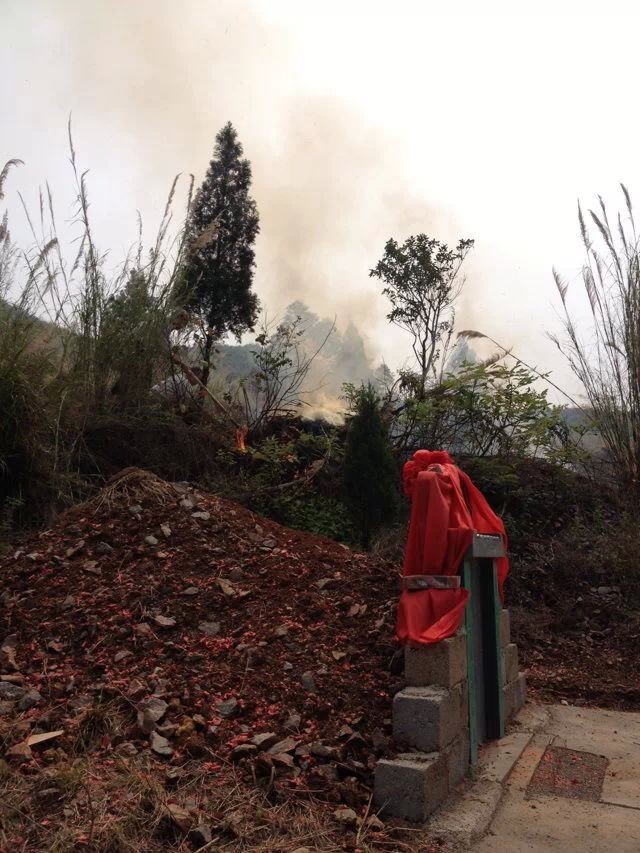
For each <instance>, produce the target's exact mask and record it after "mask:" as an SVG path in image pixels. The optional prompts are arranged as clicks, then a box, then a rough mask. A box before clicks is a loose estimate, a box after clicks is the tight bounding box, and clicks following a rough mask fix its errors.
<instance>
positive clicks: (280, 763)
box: [271, 752, 296, 769]
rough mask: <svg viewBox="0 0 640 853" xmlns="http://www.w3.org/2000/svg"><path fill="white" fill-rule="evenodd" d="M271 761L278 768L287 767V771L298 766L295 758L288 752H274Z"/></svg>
mask: <svg viewBox="0 0 640 853" xmlns="http://www.w3.org/2000/svg"><path fill="white" fill-rule="evenodd" d="M271 760H272V761H273V763H274V764H275V765H276V766H277V767H286V768H287V769H291V768H292V767H295V766H296V765H295V762H294V760H293V756H292V755H289V754H288V753H286V752H274V753H273V755H272V756H271Z"/></svg>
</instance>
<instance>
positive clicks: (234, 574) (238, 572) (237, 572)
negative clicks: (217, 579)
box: [229, 566, 244, 581]
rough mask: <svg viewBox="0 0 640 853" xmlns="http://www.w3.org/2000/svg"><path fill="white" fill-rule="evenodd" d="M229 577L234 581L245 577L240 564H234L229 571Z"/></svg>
mask: <svg viewBox="0 0 640 853" xmlns="http://www.w3.org/2000/svg"><path fill="white" fill-rule="evenodd" d="M229 577H230V578H231V580H232V581H241V580H242V578H243V577H244V572H243V571H242V569H241V568H240V566H234V567H233V568H232V569H231V571H230V572H229Z"/></svg>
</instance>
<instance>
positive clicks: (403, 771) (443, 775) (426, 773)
mask: <svg viewBox="0 0 640 853" xmlns="http://www.w3.org/2000/svg"><path fill="white" fill-rule="evenodd" d="M447 793H448V780H447V765H446V760H445V758H444V756H443V755H441V754H440V753H432V754H431V755H425V754H422V753H408V754H403V755H400V756H399V757H398V758H396V759H393V760H388V759H381V760H380V761H378V763H377V764H376V769H375V784H374V793H373V800H374V803H375V806H376V809H379V810H380V811H381V812H382V813H383V814H385V815H389V816H391V817H399V818H403V819H404V820H411V821H413V822H415V823H421V822H423V821H425V820H426V819H427V818H428V817H429V815H430V814H431V813H432V812H433V811H435V809H437V808H438V806H439V805H440V803H441V802H442V801H443V800H444V799H445V797H446V796H447Z"/></svg>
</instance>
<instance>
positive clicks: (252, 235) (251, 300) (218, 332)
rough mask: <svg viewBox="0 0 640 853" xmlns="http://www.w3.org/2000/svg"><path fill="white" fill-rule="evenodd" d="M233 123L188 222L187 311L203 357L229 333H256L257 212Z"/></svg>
mask: <svg viewBox="0 0 640 853" xmlns="http://www.w3.org/2000/svg"><path fill="white" fill-rule="evenodd" d="M242 153H243V149H242V144H241V143H240V140H239V139H238V134H237V132H236V130H235V129H234V127H233V125H232V124H231V123H230V122H229V123H228V124H226V125H225V126H224V127H223V128H222V130H221V131H220V132H219V133H218V135H217V136H216V144H215V149H214V154H213V159H212V160H211V163H210V164H209V168H208V170H207V174H206V176H205V179H204V181H203V182H202V186H201V187H200V189H199V190H198V192H197V193H196V197H195V199H194V202H193V207H192V211H191V215H190V219H189V254H188V257H187V259H186V263H185V265H184V268H183V271H182V281H181V286H182V287H183V288H184V292H185V296H186V298H187V300H188V305H189V307H190V308H191V309H192V310H193V311H194V312H195V313H196V314H197V315H198V316H199V317H200V319H201V321H202V323H203V326H204V331H203V336H202V340H201V345H202V350H203V357H204V360H205V363H206V365H207V368H206V370H207V376H208V365H209V361H210V357H211V351H212V348H213V343H214V341H216V340H220V339H221V338H223V337H224V336H225V335H226V334H228V333H229V332H231V333H232V334H234V335H236V336H237V337H238V338H239V337H240V335H241V334H242V332H244V331H245V330H247V329H252V328H253V326H254V323H255V321H256V315H257V311H258V298H257V296H256V295H255V293H253V292H252V290H251V287H252V284H253V268H254V265H255V262H254V254H255V253H254V250H253V244H254V242H255V239H256V237H257V235H258V231H259V224H258V223H259V219H258V211H257V208H256V204H255V201H254V200H253V199H252V198H251V196H250V195H249V190H250V187H251V164H250V163H249V161H248V160H246V159H243V158H242Z"/></svg>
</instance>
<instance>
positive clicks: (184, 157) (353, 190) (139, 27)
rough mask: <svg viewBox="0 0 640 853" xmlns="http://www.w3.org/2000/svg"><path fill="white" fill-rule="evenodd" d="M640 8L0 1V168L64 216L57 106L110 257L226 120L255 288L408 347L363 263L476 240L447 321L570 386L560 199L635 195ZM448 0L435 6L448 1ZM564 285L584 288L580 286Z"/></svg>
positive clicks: (565, 217)
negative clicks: (427, 241)
mask: <svg viewBox="0 0 640 853" xmlns="http://www.w3.org/2000/svg"><path fill="white" fill-rule="evenodd" d="M635 5H636V4H631V3H630V4H628V5H627V4H625V5H623V4H620V5H617V6H616V5H615V4H611V3H609V4H607V8H609V9H610V10H611V11H609V12H608V13H607V14H603V12H602V11H600V12H596V9H599V10H602V9H603V8H604V7H605V4H602V3H599V4H597V6H596V4H595V3H587V2H562V0H557V2H555V3H553V4H552V3H540V2H538V3H536V4H527V9H533V8H535V10H536V11H535V12H534V11H531V12H530V13H527V14H519V13H518V12H515V11H514V9H515V8H517V7H518V6H522V7H524V4H517V3H513V2H509V3H500V4H498V3H487V2H484V3H483V2H475V3H472V2H458V3H448V4H444V3H442V2H440V3H431V2H426V0H423V2H416V3H411V2H402V0H400V2H395V3H375V2H351V0H341V2H330V0H325V2H323V3H317V4H311V3H310V2H306V3H304V2H300V0H298V2H287V1H286V0H270V2H268V0H262V2H261V0H254V1H253V2H238V0H235V1H234V2H224V0H222V1H221V2H218V0H181V2H176V0H0V21H2V25H1V27H2V28H1V41H2V47H1V49H0V72H1V76H0V79H1V80H2V113H1V115H2V119H1V121H2V133H1V135H0V145H1V148H2V150H1V151H0V161H2V162H4V160H6V159H8V158H9V157H20V158H22V159H23V160H25V161H26V165H25V166H24V167H23V168H22V169H21V170H20V172H15V173H13V174H12V178H11V181H10V183H9V186H8V190H9V192H8V203H9V207H10V212H11V215H12V230H13V232H14V235H16V236H21V235H22V234H23V233H24V232H23V230H22V227H21V225H20V211H19V208H18V207H17V205H16V197H15V191H16V190H17V189H18V188H20V189H21V190H22V191H23V193H25V194H26V196H27V198H28V199H31V200H33V201H35V198H36V191H37V186H38V184H40V183H41V182H43V181H44V180H45V179H46V178H48V179H49V181H50V183H51V185H52V188H53V191H54V193H55V196H56V199H57V202H58V207H59V210H60V211H61V214H65V215H68V214H69V213H70V201H71V195H70V190H69V181H68V165H67V156H68V151H67V141H66V122H67V118H68V115H69V113H72V114H73V127H74V136H75V142H76V148H77V150H78V155H79V158H80V161H81V164H82V165H83V167H87V168H90V170H91V171H90V174H89V185H90V192H91V198H92V203H93V207H92V212H93V215H94V222H95V231H96V234H97V236H98V240H99V242H100V244H101V245H102V246H103V247H105V248H106V247H109V248H110V250H111V253H112V257H113V258H114V259H117V258H118V257H120V256H121V255H123V254H124V253H125V252H126V249H127V247H128V245H129V244H130V242H132V240H133V239H134V237H135V227H136V210H137V209H139V210H140V211H141V213H142V216H143V219H144V222H145V226H146V230H147V233H148V234H149V235H151V234H152V232H153V228H154V227H155V225H156V224H157V220H158V217H159V213H160V210H161V207H162V205H163V203H164V198H165V196H166V193H167V190H168V187H169V185H170V183H171V180H172V178H173V176H174V174H175V173H176V172H179V171H181V172H185V173H189V172H193V173H194V174H195V175H196V178H197V179H200V178H201V177H202V175H203V173H204V170H205V169H206V166H207V164H208V161H209V159H210V156H211V149H212V145H213V140H214V136H215V133H216V132H217V130H218V129H219V128H220V127H221V126H222V125H223V124H224V123H225V122H226V121H227V120H231V121H232V122H233V123H234V124H235V126H236V127H237V129H238V131H239V134H240V138H241V140H242V142H243V144H244V147H245V153H246V156H248V157H249V159H250V160H251V161H252V164H253V169H254V195H255V198H256V200H257V203H258V208H259V211H260V215H261V226H262V231H261V235H260V238H259V242H258V249H257V261H258V267H257V276H256V288H257V290H258V292H259V295H260V297H261V299H262V300H263V302H264V304H265V305H266V306H267V308H268V310H269V313H270V314H274V313H276V312H278V311H280V310H282V308H283V307H284V306H285V305H286V304H287V303H289V302H291V301H292V300H294V299H303V300H304V301H306V302H307V303H308V304H309V305H310V306H311V307H312V308H313V309H314V310H315V311H317V312H319V313H321V314H324V315H330V316H333V315H334V314H336V315H337V316H338V321H339V324H340V325H341V326H343V327H344V326H345V325H346V324H347V322H348V320H353V321H354V322H356V324H357V325H358V327H359V328H360V329H361V331H362V332H363V334H364V335H365V336H366V340H367V345H368V347H369V350H370V352H371V355H372V356H374V357H376V358H378V357H384V358H385V359H386V360H387V362H388V363H389V364H390V365H391V366H397V365H398V363H399V362H401V361H402V360H403V359H404V357H405V353H406V352H407V351H408V345H407V341H406V340H405V339H404V338H403V336H402V334H401V333H399V332H396V331H394V330H392V329H391V328H390V327H389V326H388V324H387V322H386V320H385V319H384V315H385V312H386V310H387V309H386V304H385V301H384V299H383V298H382V297H381V296H379V293H378V291H379V285H378V284H377V283H376V282H375V281H373V280H371V279H369V277H368V271H369V269H370V268H371V267H372V266H373V265H374V264H375V263H376V261H377V260H378V258H379V257H380V255H381V253H382V250H383V246H384V242H385V240H386V239H387V238H388V237H389V236H395V237H397V238H399V239H404V238H405V237H407V236H408V235H409V234H412V233H417V232H419V231H425V232H426V233H428V234H429V235H432V236H435V237H438V238H440V239H444V240H446V241H449V242H454V241H455V240H456V239H457V238H458V237H474V238H475V240H476V248H475V250H474V253H473V256H472V260H471V261H470V262H469V264H468V268H467V279H468V283H467V288H466V291H465V295H464V297H463V299H462V302H461V305H460V312H459V327H461V328H462V327H469V326H471V327H475V328H480V329H481V330H483V331H486V332H488V333H490V334H492V335H493V336H495V337H497V338H498V339H499V340H500V341H503V342H504V343H505V344H508V345H514V346H515V349H516V351H517V352H519V353H520V354H521V355H522V356H523V357H525V358H527V359H528V360H531V361H534V362H536V363H537V364H538V366H539V367H540V368H543V369H550V368H554V369H557V370H558V374H557V378H559V379H560V380H561V381H567V382H568V381H569V380H568V379H567V372H566V370H565V369H564V368H562V367H561V364H560V361H559V359H558V356H557V353H556V351H555V349H554V347H553V345H552V344H550V343H549V342H548V341H547V340H546V338H545V332H546V331H549V330H557V328H558V320H557V317H556V313H555V309H554V306H557V299H556V294H555V288H554V285H553V280H552V277H551V267H552V265H554V264H555V265H556V266H558V267H559V268H560V269H561V270H562V271H563V272H565V273H566V274H568V276H569V277H570V278H574V279H575V277H576V276H577V273H578V271H579V267H580V265H581V262H582V252H581V250H580V245H579V241H578V231H577V222H576V201H577V198H578V197H580V198H581V199H582V200H583V201H585V202H586V203H588V204H589V203H593V201H594V200H595V197H596V194H597V193H601V194H603V195H604V196H605V198H607V199H608V200H609V201H610V203H611V204H612V206H615V205H617V203H618V200H619V199H618V195H617V184H618V182H619V181H621V180H622V181H624V182H625V183H626V184H627V185H628V186H629V188H630V190H631V192H632V195H633V193H634V189H635V190H639V191H640V189H639V188H640V157H639V155H638V130H639V122H640V119H638V112H637V85H638V83H637V79H638V76H637V68H636V66H637V58H636V54H637V35H638V31H639V24H640V15H639V14H638V13H637V12H633V11H632V9H633V6H635ZM443 8H446V9H447V10H449V11H447V13H446V14H444V13H443V11H442V9H443ZM576 295H577V282H576Z"/></svg>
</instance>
